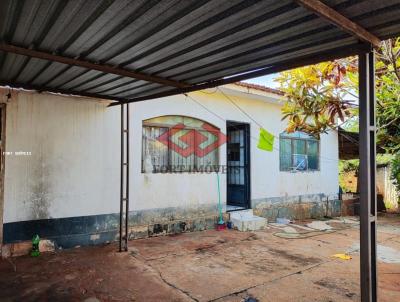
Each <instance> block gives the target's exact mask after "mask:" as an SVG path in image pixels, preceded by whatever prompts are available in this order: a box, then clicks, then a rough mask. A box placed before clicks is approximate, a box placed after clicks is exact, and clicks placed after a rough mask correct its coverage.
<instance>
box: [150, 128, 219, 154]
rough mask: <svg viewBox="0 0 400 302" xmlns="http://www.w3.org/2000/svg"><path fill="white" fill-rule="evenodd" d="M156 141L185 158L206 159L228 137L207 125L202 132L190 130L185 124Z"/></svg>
mask: <svg viewBox="0 0 400 302" xmlns="http://www.w3.org/2000/svg"><path fill="white" fill-rule="evenodd" d="M156 139H157V140H158V141H159V142H161V143H162V144H164V145H165V146H167V147H168V148H169V149H170V150H173V151H175V152H176V153H178V154H179V155H181V156H183V157H189V156H191V155H195V156H197V157H204V156H206V155H207V154H209V153H210V152H212V151H214V150H216V149H218V148H219V146H221V145H223V144H224V143H225V142H226V135H225V134H223V133H222V132H221V131H220V130H219V129H217V128H214V127H212V126H210V125H208V124H205V123H204V124H203V125H202V126H201V129H200V130H197V129H188V128H187V127H186V126H185V125H184V124H177V125H175V126H174V127H172V128H171V129H170V131H167V132H165V133H163V134H161V135H160V136H159V137H157V138H156ZM178 142H182V143H183V144H179V143H178Z"/></svg>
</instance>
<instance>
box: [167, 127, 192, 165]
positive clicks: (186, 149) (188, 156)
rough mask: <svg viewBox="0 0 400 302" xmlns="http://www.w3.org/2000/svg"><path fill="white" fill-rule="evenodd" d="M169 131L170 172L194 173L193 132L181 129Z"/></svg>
mask: <svg viewBox="0 0 400 302" xmlns="http://www.w3.org/2000/svg"><path fill="white" fill-rule="evenodd" d="M170 131H171V135H170V156H171V158H170V167H171V172H184V171H194V167H195V166H194V163H195V154H194V147H195V132H194V130H187V129H182V130H178V131H175V130H174V129H171V130H170Z"/></svg>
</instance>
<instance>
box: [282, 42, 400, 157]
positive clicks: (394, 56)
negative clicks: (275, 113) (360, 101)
mask: <svg viewBox="0 0 400 302" xmlns="http://www.w3.org/2000/svg"><path fill="white" fill-rule="evenodd" d="M376 53H377V55H376V57H377V60H376V96H377V108H376V109H377V126H378V131H377V136H378V142H379V145H380V146H381V147H383V148H384V149H386V151H387V152H388V153H392V154H394V153H397V152H399V151H400V38H397V39H391V40H387V41H384V42H383V43H382V46H381V47H380V49H378V50H377V51H376ZM357 70H358V68H357V60H356V58H354V57H350V58H347V59H341V60H336V61H333V62H324V63H320V64H317V65H312V66H306V67H301V68H298V69H294V70H290V71H286V72H282V73H281V74H280V75H279V77H278V78H277V79H276V81H278V82H279V84H280V89H281V90H283V91H284V92H285V95H286V96H287V98H288V101H287V103H286V105H285V106H284V107H283V109H282V112H283V115H284V116H283V119H287V120H288V126H287V129H286V130H287V131H288V132H293V131H297V130H298V131H304V132H307V133H310V134H312V135H314V136H318V135H319V134H320V133H324V132H326V131H327V130H329V129H332V128H337V126H338V123H337V119H339V120H340V121H341V123H345V122H346V123H347V124H348V127H350V128H353V129H357V126H356V124H358V119H357V116H358V110H357V108H354V106H352V105H351V102H349V101H348V99H351V98H353V99H354V98H357V95H358V92H357V89H358V72H357Z"/></svg>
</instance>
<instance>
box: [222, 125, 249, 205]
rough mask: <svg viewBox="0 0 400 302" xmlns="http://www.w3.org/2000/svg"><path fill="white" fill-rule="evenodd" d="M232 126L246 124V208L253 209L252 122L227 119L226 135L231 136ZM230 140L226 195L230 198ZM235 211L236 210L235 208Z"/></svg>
mask: <svg viewBox="0 0 400 302" xmlns="http://www.w3.org/2000/svg"><path fill="white" fill-rule="evenodd" d="M232 126H244V128H245V129H244V133H245V141H244V144H245V147H244V149H245V163H247V165H246V168H245V188H246V199H247V200H246V205H245V208H246V209H251V156H250V154H251V153H250V152H251V140H250V138H251V137H250V134H251V129H250V127H251V124H250V123H247V122H241V121H233V120H227V121H226V137H227V139H228V138H229V134H228V128H229V127H232ZM228 143H229V142H228V141H227V142H226V166H227V169H226V173H227V174H226V197H227V198H228ZM226 205H228V199H227V200H226ZM233 211H234V210H233Z"/></svg>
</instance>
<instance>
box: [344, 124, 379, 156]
mask: <svg viewBox="0 0 400 302" xmlns="http://www.w3.org/2000/svg"><path fill="white" fill-rule="evenodd" d="M338 136H339V159H342V160H348V159H358V158H360V153H359V134H358V133H357V132H349V131H346V130H344V129H343V128H339V130H338ZM376 152H377V153H380V154H384V153H385V150H384V149H382V148H381V147H379V145H377V146H376Z"/></svg>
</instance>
